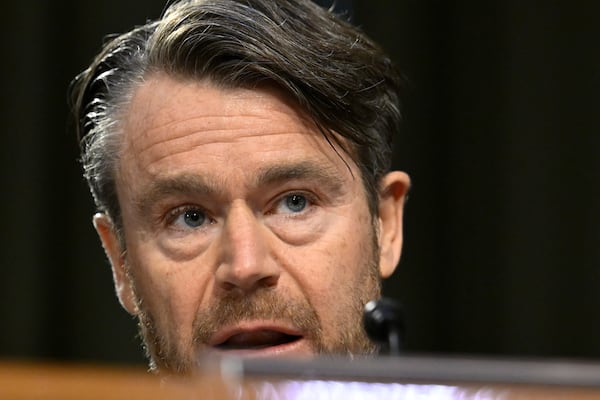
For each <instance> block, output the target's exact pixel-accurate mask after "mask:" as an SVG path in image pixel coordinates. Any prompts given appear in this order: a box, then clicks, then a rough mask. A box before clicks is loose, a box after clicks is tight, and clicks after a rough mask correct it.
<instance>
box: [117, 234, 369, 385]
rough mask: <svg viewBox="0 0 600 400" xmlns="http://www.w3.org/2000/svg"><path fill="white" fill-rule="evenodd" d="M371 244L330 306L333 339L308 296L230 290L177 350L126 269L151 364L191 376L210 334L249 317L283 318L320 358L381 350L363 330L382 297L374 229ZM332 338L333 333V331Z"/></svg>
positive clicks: (158, 369) (203, 314) (197, 321)
mask: <svg viewBox="0 0 600 400" xmlns="http://www.w3.org/2000/svg"><path fill="white" fill-rule="evenodd" d="M370 236H371V238H370V240H369V242H370V243H369V244H368V245H367V247H368V248H367V249H365V250H366V254H367V256H366V259H367V260H366V262H365V263H364V264H365V265H360V266H358V268H360V271H361V273H360V274H359V276H358V277H357V279H356V281H355V282H339V283H338V284H340V285H345V288H344V290H345V293H347V296H346V298H345V299H340V301H339V302H338V303H336V304H335V305H332V307H331V312H332V313H333V314H334V315H335V327H331V328H334V330H335V331H334V334H333V337H326V336H325V335H324V334H323V327H322V324H321V321H320V318H319V316H318V315H317V313H316V311H315V309H314V307H313V306H312V305H311V304H310V302H309V301H308V299H306V298H302V299H298V298H291V297H289V296H287V295H286V294H285V293H283V292H282V291H278V290H276V289H271V288H260V289H256V290H255V291H254V292H251V293H249V294H240V293H239V292H236V291H231V292H229V293H227V294H225V295H223V296H220V297H218V298H215V299H214V301H213V303H212V304H210V305H209V306H208V307H206V308H205V309H204V310H201V311H199V312H198V314H197V315H196V317H195V318H194V323H193V337H192V343H189V349H196V348H199V349H200V350H199V351H200V353H198V352H196V350H187V351H186V350H185V349H179V348H178V346H176V345H171V344H170V343H169V341H168V339H167V338H166V335H164V334H163V333H162V332H160V330H159V329H158V325H157V324H156V323H155V318H154V316H153V315H152V313H151V311H150V310H149V309H148V307H145V303H144V301H143V298H142V297H140V296H139V295H138V290H136V286H135V279H134V277H133V276H132V274H131V268H129V267H127V268H126V270H127V271H128V276H129V280H130V283H131V287H132V288H133V291H134V295H135V300H136V303H137V308H138V310H139V313H138V315H137V316H138V326H139V332H140V337H141V338H142V341H143V345H144V349H145V352H146V357H147V358H148V360H149V368H150V370H151V371H153V372H160V373H161V374H165V373H166V374H177V375H182V374H189V373H192V372H193V371H194V370H196V369H197V368H198V365H199V360H198V359H199V357H198V356H199V355H201V354H202V353H201V351H202V349H203V348H206V343H208V342H209V340H210V338H211V337H212V336H213V335H214V334H215V332H217V331H219V330H220V329H222V328H223V327H225V326H228V325H234V324H236V323H239V322H242V321H249V320H273V321H283V322H286V323H287V324H289V325H291V326H294V327H295V328H297V329H299V331H301V332H303V334H304V337H303V338H304V339H305V340H306V341H307V342H308V343H310V345H311V350H312V352H313V353H314V354H315V355H319V356H340V355H345V356H350V357H352V356H354V355H369V354H373V353H375V352H376V351H377V346H376V345H374V344H373V343H372V342H371V341H370V340H369V338H368V337H367V335H366V333H365V331H364V329H363V324H362V320H363V313H364V306H365V304H366V303H367V302H369V301H370V300H373V299H377V298H379V297H380V296H381V280H380V278H379V268H378V264H379V247H378V243H377V239H376V236H377V235H376V234H375V229H373V230H372V235H370ZM330 336H331V335H330Z"/></svg>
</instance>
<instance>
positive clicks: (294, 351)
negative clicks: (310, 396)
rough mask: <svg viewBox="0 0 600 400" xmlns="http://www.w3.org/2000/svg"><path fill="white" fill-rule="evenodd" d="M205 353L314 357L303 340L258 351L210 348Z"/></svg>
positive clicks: (306, 342) (237, 355)
mask: <svg viewBox="0 0 600 400" xmlns="http://www.w3.org/2000/svg"><path fill="white" fill-rule="evenodd" d="M207 353H209V354H211V355H217V356H225V355H232V356H236V357H252V358H255V357H256V358H258V357H298V358H306V357H310V356H312V355H314V351H313V350H312V347H311V346H310V344H309V343H308V341H307V340H306V339H304V338H301V339H298V340H294V341H293V342H289V343H283V344H280V345H277V346H269V347H263V348H260V349H231V350H227V349H220V348H215V347H213V348H210V349H209V350H207Z"/></svg>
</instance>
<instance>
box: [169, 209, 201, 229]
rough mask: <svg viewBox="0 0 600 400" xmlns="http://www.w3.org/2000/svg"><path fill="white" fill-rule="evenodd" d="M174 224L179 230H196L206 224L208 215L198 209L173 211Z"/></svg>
mask: <svg viewBox="0 0 600 400" xmlns="http://www.w3.org/2000/svg"><path fill="white" fill-rule="evenodd" d="M171 215H172V216H173V218H172V220H171V221H172V222H171V224H172V225H174V226H175V227H176V228H179V229H190V228H191V229H195V228H199V227H201V226H202V225H204V223H205V222H206V214H205V213H204V211H202V210H201V209H199V208H197V207H185V208H181V209H176V210H173V212H172V214H171Z"/></svg>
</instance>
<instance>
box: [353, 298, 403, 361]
mask: <svg viewBox="0 0 600 400" xmlns="http://www.w3.org/2000/svg"><path fill="white" fill-rule="evenodd" d="M363 326H364V328H365V332H366V333H367V335H368V336H369V339H371V340H372V341H373V342H375V343H377V344H379V345H380V346H381V348H382V352H383V353H387V354H389V355H391V356H397V355H399V354H400V350H401V348H402V339H403V336H404V315H403V312H402V307H401V306H400V304H399V303H397V302H396V301H394V300H392V299H388V298H381V299H379V300H372V301H370V302H368V303H367V304H366V305H365V311H364V313H363Z"/></svg>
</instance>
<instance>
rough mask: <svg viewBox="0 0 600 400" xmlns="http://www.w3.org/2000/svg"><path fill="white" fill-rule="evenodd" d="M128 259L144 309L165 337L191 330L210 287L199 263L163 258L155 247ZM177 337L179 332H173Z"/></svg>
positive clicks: (134, 254)
mask: <svg viewBox="0 0 600 400" xmlns="http://www.w3.org/2000/svg"><path fill="white" fill-rule="evenodd" d="M136 250H137V251H132V252H131V254H130V256H128V258H130V259H131V262H132V274H133V279H134V281H135V284H136V291H137V295H138V296H139V299H140V300H141V301H142V308H143V309H144V310H145V311H146V312H148V313H150V314H151V316H152V317H153V319H154V321H155V322H156V324H157V327H158V328H159V329H160V331H161V332H162V333H163V334H167V332H169V331H171V330H173V331H175V330H177V331H178V332H179V335H181V334H182V332H181V330H182V329H183V330H184V332H185V331H187V330H189V332H190V333H187V334H191V329H192V325H193V320H194V317H195V315H196V313H197V310H198V308H199V305H200V303H201V301H202V299H203V297H204V294H205V293H206V290H207V287H208V285H209V282H210V279H209V276H207V275H206V274H203V271H202V269H201V268H199V266H198V263H196V262H192V261H190V262H186V263H179V262H173V261H172V260H168V259H166V258H165V257H163V256H162V255H161V254H160V253H159V252H156V250H155V251H153V250H152V246H140V247H139V248H138V249H136ZM172 334H175V332H172V333H171V335H172ZM187 334H186V335H187Z"/></svg>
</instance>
